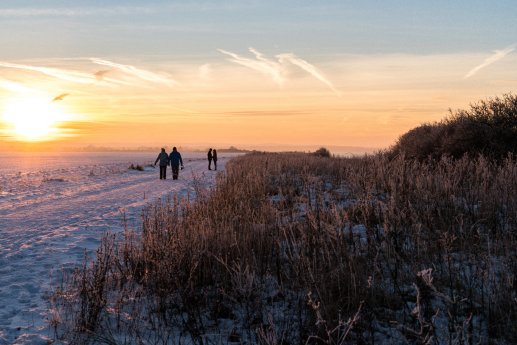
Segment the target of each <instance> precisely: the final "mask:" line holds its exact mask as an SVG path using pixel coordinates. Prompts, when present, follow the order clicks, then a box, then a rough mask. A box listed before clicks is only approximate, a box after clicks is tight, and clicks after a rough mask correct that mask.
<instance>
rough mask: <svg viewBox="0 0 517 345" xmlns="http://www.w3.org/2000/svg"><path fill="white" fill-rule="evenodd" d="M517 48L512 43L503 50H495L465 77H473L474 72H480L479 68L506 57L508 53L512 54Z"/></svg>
mask: <svg viewBox="0 0 517 345" xmlns="http://www.w3.org/2000/svg"><path fill="white" fill-rule="evenodd" d="M514 50H515V45H511V46H509V47H506V48H504V49H503V50H496V51H495V52H494V54H493V55H492V56H489V57H488V58H486V59H485V61H483V63H481V64H480V65H478V66H476V67H474V68H473V69H471V70H470V71H469V72H468V73H467V74H466V75H465V77H464V78H465V79H467V78H470V77H472V76H473V75H474V74H476V73H477V72H479V70H481V69H483V68H485V67H487V66H489V65H491V64H493V63H495V62H497V61H499V60H501V59H502V58H504V57H505V56H506V55H508V54H510V53H511V52H513V51H514Z"/></svg>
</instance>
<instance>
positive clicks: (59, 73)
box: [0, 61, 96, 84]
mask: <svg viewBox="0 0 517 345" xmlns="http://www.w3.org/2000/svg"><path fill="white" fill-rule="evenodd" d="M0 67H5V68H15V69H21V70H26V71H33V72H39V73H43V74H45V75H47V76H49V77H54V78H58V79H61V80H65V81H70V82H74V83H80V84H90V83H92V82H95V80H96V79H95V76H93V75H92V74H90V73H84V72H77V71H69V70H64V69H59V68H51V67H41V66H31V65H23V64H16V63H10V62H2V61H0Z"/></svg>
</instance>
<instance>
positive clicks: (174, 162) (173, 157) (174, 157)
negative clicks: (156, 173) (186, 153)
mask: <svg viewBox="0 0 517 345" xmlns="http://www.w3.org/2000/svg"><path fill="white" fill-rule="evenodd" d="M169 162H170V164H171V168H172V179H173V180H177V179H178V174H179V169H180V165H181V169H183V159H181V154H180V153H179V152H178V150H177V149H176V146H174V147H173V148H172V152H171V154H170V155H169Z"/></svg>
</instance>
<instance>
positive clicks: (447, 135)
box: [391, 94, 517, 160]
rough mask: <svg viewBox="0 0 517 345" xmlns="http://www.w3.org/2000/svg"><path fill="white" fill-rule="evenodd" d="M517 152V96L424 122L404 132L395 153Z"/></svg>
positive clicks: (472, 154) (489, 154)
mask: <svg viewBox="0 0 517 345" xmlns="http://www.w3.org/2000/svg"><path fill="white" fill-rule="evenodd" d="M508 152H511V153H513V154H517V96H515V95H511V94H508V95H504V96H503V97H501V98H495V99H490V100H487V101H480V102H478V103H476V104H473V105H471V107H470V109H468V110H458V111H456V112H452V111H451V112H450V116H449V117H448V118H447V119H445V120H443V121H441V122H437V123H432V124H424V125H421V126H419V127H416V128H414V129H412V130H410V131H409V132H407V133H406V134H404V135H402V136H401V137H400V138H399V140H398V142H397V144H396V145H395V146H394V147H393V148H392V150H391V154H392V156H395V155H399V154H404V155H405V156H406V157H407V158H410V159H412V158H417V159H420V160H422V159H427V158H429V157H431V158H440V157H441V156H442V155H448V156H452V157H455V158H460V157H462V156H463V155H468V156H470V157H476V156H478V155H484V156H485V157H490V158H494V159H504V158H505V157H506V156H507V154H508Z"/></svg>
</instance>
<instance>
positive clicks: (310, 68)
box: [277, 54, 341, 96]
mask: <svg viewBox="0 0 517 345" xmlns="http://www.w3.org/2000/svg"><path fill="white" fill-rule="evenodd" d="M277 57H278V59H279V61H280V62H281V63H282V62H283V61H287V62H290V63H292V64H293V65H296V66H298V67H300V68H301V69H303V70H304V71H305V72H307V73H309V74H311V75H312V76H313V77H315V78H316V79H318V80H319V81H321V82H322V83H323V84H325V85H327V86H328V87H329V88H330V89H331V90H332V91H333V92H334V93H335V94H336V95H338V96H341V92H339V91H338V90H337V89H336V88H335V87H334V85H333V84H332V83H331V82H330V81H329V80H328V79H327V78H326V77H325V76H324V75H323V74H322V73H321V72H320V71H319V70H318V69H317V68H316V67H315V66H314V65H312V64H310V63H308V62H307V61H305V60H303V59H300V58H299V57H297V56H295V55H294V54H280V55H277Z"/></svg>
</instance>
